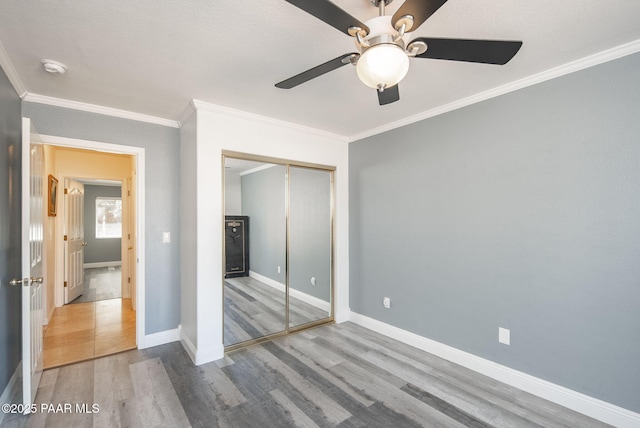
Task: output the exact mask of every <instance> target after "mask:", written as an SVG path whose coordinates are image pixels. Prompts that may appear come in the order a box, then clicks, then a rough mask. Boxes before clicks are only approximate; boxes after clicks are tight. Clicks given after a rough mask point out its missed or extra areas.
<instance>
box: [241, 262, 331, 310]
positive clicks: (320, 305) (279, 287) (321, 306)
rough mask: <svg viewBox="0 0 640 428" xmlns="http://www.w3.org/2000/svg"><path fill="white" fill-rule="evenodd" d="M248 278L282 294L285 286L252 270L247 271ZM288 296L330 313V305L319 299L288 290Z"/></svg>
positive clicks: (291, 289)
mask: <svg viewBox="0 0 640 428" xmlns="http://www.w3.org/2000/svg"><path fill="white" fill-rule="evenodd" d="M249 277H251V278H253V279H255V280H256V281H260V282H262V283H264V284H267V285H268V286H270V287H273V288H275V289H276V290H279V291H282V292H283V293H284V292H285V289H286V286H285V285H284V284H282V283H281V282H278V281H274V280H273V279H271V278H268V277H266V276H264V275H260V274H259V273H256V272H254V271H252V270H250V271H249ZM289 296H290V297H293V298H295V299H298V300H302V301H303V302H305V303H308V304H310V305H311V306H315V307H316V308H318V309H321V310H323V311H325V312H327V313H329V312H331V303H329V302H325V301H324V300H322V299H319V298H317V297H315V296H312V295H310V294H307V293H303V292H302V291H299V290H295V289H293V288H290V289H289Z"/></svg>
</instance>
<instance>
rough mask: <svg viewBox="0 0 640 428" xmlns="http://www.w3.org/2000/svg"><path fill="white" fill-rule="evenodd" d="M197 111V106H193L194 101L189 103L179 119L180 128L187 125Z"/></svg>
mask: <svg viewBox="0 0 640 428" xmlns="http://www.w3.org/2000/svg"><path fill="white" fill-rule="evenodd" d="M196 111H197V108H196V106H195V105H194V104H193V100H191V101H189V104H188V105H187V107H186V108H185V109H184V111H183V112H182V114H181V115H180V117H179V118H178V125H179V127H180V128H182V126H183V125H184V124H185V123H187V121H188V120H189V119H190V118H191V116H193V114H194V113H195V112H196Z"/></svg>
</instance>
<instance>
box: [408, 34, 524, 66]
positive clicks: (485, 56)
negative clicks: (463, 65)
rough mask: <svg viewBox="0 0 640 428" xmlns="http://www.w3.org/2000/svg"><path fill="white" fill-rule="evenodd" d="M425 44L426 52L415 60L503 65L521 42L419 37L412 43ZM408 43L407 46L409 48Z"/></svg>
mask: <svg viewBox="0 0 640 428" xmlns="http://www.w3.org/2000/svg"><path fill="white" fill-rule="evenodd" d="M417 41H419V42H423V43H426V44H427V51H426V52H424V53H422V54H419V55H416V58H433V59H447V60H451V61H466V62H481V63H484V64H498V65H504V64H506V63H507V62H509V60H510V59H511V58H513V57H514V56H515V54H516V53H517V52H518V50H520V47H521V46H522V42H519V41H514V40H467V39H435V38H429V37H419V38H417V39H415V40H412V41H411V43H413V42H417ZM411 43H409V46H411Z"/></svg>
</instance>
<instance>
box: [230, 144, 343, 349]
mask: <svg viewBox="0 0 640 428" xmlns="http://www.w3.org/2000/svg"><path fill="white" fill-rule="evenodd" d="M227 158H232V159H241V160H248V161H254V162H263V163H271V164H276V165H284V166H285V168H286V170H285V171H286V172H285V221H286V228H285V230H286V233H285V235H286V236H285V242H286V245H285V246H286V250H285V267H284V269H285V286H286V288H285V290H286V292H285V325H284V327H285V328H284V330H283V331H281V332H276V333H272V334H268V335H265V336H261V337H257V338H253V339H250V340H246V341H244V342H239V343H235V344H232V345H228V346H227V345H225V347H224V350H225V352H230V351H234V350H237V349H241V348H245V347H247V346H251V345H255V344H258V343H262V342H266V341H269V340H273V339H275V338H278V337H282V336H286V335H289V334H293V333H298V332H300V331H304V330H307V329H310V328H314V327H317V326H320V325H325V324H331V323H334V322H335V289H336V282H335V239H334V235H335V170H336V167H335V166H329V165H322V164H315V163H309V162H298V161H294V160H289V159H281V158H275V157H270V156H260V155H254V154H250V153H242V152H235V151H229V150H223V151H222V159H221V162H222V214H223V215H222V218H223V222H222V224H221V227H222V232H223V233H222V236H223V237H224V236H225V233H224V230H225V222H224V218H225V200H226V198H225V192H226V182H225V160H226V159H227ZM291 167H296V168H307V169H314V170H318V171H324V172H327V173H329V180H330V191H329V204H330V207H329V211H330V236H329V242H330V267H329V269H330V271H331V272H330V281H331V285H330V290H329V295H330V313H329V316H328V317H326V318H322V319H318V320H315V321H311V322H309V323H306V324H301V325H296V326H290V325H289V324H290V323H289V290H290V288H289V287H290V284H289V280H290V278H289V262H290V257H289V249H290V207H291V203H290V195H291V192H290V168H291ZM225 260H226V254H225V241H224V239H223V240H222V260H221V263H222V266H223V269H222V272H224V271H225V269H224V267H225ZM224 280H225V277H224V273H223V275H222V278H221V281H222V285H223V286H222V293H223V296H222V317H223V319H222V337H224V313H225V311H224V289H225V287H224Z"/></svg>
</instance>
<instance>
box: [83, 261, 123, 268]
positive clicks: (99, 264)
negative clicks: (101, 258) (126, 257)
mask: <svg viewBox="0 0 640 428" xmlns="http://www.w3.org/2000/svg"><path fill="white" fill-rule="evenodd" d="M110 266H122V261H115V262H94V263H85V264H84V265H82V267H83V268H85V269H91V268H100V267H110Z"/></svg>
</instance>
